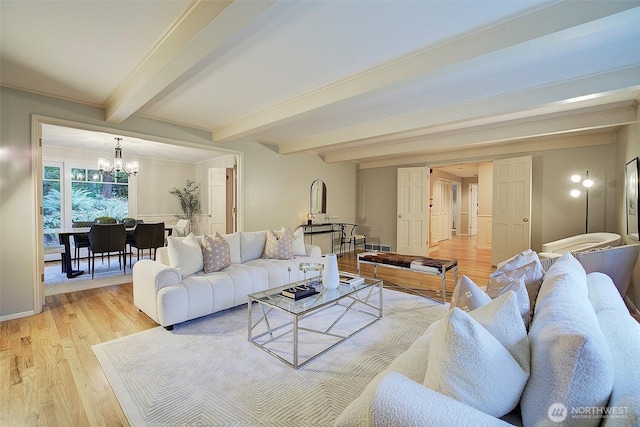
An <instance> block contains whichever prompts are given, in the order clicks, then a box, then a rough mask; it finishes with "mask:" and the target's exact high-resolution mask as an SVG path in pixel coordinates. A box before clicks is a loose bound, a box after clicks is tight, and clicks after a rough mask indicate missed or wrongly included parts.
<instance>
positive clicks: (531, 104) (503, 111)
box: [279, 66, 640, 154]
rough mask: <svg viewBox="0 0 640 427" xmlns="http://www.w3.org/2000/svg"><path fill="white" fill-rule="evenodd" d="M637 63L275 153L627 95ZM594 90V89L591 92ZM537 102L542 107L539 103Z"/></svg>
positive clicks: (372, 139) (339, 133)
mask: <svg viewBox="0 0 640 427" xmlns="http://www.w3.org/2000/svg"><path fill="white" fill-rule="evenodd" d="M638 75H640V66H634V67H627V68H624V69H619V70H614V71H609V72H606V73H601V74H596V75H591V76H586V77H582V78H578V79H573V80H569V81H563V82H558V83H553V84H550V85H546V86H542V87H535V88H531V89H526V90H522V91H518V92H512V93H509V94H506V95H501V96H496V97H493V98H489V99H480V100H476V101H471V102H468V103H465V104H460V105H453V106H450V107H445V108H440V109H437V110H432V111H425V112H421V113H417V114H411V115H408V116H403V117H397V118H393V119H389V120H382V121H378V122H374V123H368V124H365V125H362V126H354V127H351V128H348V129H341V130H338V131H335V132H330V133H325V134H321V135H314V136H310V137H307V138H303V139H300V140H297V141H291V142H287V143H284V144H280V149H279V153H280V154H293V153H297V152H302V151H308V150H321V149H323V148H330V147H331V146H334V145H339V144H342V143H347V142H353V141H358V140H360V141H363V142H381V141H384V140H388V139H390V138H391V139H395V138H398V137H404V138H406V137H410V136H412V134H413V136H422V135H426V134H431V133H437V132H443V131H449V130H455V129H460V128H462V127H470V126H478V125H485V124H492V123H499V122H504V121H507V120H514V119H519V118H526V117H532V116H538V115H540V114H550V113H557V112H561V111H566V110H569V109H579V108H584V107H588V106H591V105H599V104H603V103H612V102H616V101H621V100H624V99H628V97H629V96H630V95H629V94H628V91H629V90H630V89H629V88H631V90H634V88H635V90H636V91H640V86H638ZM596 94H598V95H596ZM541 106H542V107H541Z"/></svg>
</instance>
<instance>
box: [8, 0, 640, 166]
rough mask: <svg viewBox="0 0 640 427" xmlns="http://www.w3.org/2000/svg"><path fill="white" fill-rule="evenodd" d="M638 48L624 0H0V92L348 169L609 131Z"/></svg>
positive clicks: (620, 120) (626, 113)
mask: <svg viewBox="0 0 640 427" xmlns="http://www.w3.org/2000/svg"><path fill="white" fill-rule="evenodd" d="M638 46H640V0H636V1H624V0H618V1H608V0H602V1H599V0H593V1H579V2H578V1H568V2H567V1H552V2H549V1H539V0H538V1H536V0H532V1H503V0H499V1H488V0H486V1H485V0H475V1H474V0H470V1H462V0H461V1H444V0H443V1H437V0H430V1H427V0H425V1H409V0H387V1H384V0H383V1H373V0H371V1H366V0H364V1H355V0H354V1H349V0H345V1H320V0H311V1H284V0H281V1H270V0H263V1H245V0H236V1H222V0H220V1H215V2H214V1H203V2H200V1H184V0H171V1H162V0H156V1H138V0H134V1H127V0H123V1H81V2H73V1H55V0H53V1H7V0H0V84H2V85H4V86H8V87H14V88H19V89H24V90H28V91H33V92H37V93H43V94H47V95H51V96H55V97H60V98H63V99H70V100H74V101H78V102H82V103H87V104H91V105H96V106H100V107H103V108H104V109H105V120H106V121H108V122H112V123H120V122H122V121H125V120H127V118H128V117H130V116H131V115H133V114H138V115H143V116H147V117H151V118H155V119H158V120H163V121H169V122H174V123H180V124H185V125H189V126H193V127H197V128H202V129H207V130H210V131H211V133H212V147H218V148H225V147H226V143H227V142H229V141H233V140H236V139H239V138H248V139H253V140H256V141H260V142H264V143H268V144H270V145H273V146H276V147H277V149H278V150H279V152H280V153H282V154H290V153H296V152H312V153H316V154H319V155H321V156H323V158H324V159H325V161H327V162H340V161H349V162H356V163H360V164H361V167H368V166H369V167H370V166H371V165H377V166H382V165H392V164H410V163H414V162H417V161H425V159H428V158H429V156H431V155H434V154H437V153H441V152H443V151H446V150H452V149H455V150H458V151H460V150H464V149H466V148H471V147H473V148H478V147H481V148H482V147H492V146H496V145H500V144H505V143H513V142H514V141H515V142H517V141H530V140H532V139H535V138H540V137H548V136H550V135H558V134H560V135H562V134H573V133H577V132H594V131H605V132H612V131H614V130H615V129H616V128H617V127H618V126H620V125H623V124H626V123H630V122H632V121H634V120H636V119H637V115H636V114H637V112H636V106H637V103H638V99H639V98H640V48H639V47H638ZM110 137H112V136H110ZM174 155H175V153H174Z"/></svg>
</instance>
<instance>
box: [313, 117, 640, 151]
mask: <svg viewBox="0 0 640 427" xmlns="http://www.w3.org/2000/svg"><path fill="white" fill-rule="evenodd" d="M635 117H636V107H635V106H631V105H630V106H627V107H622V108H617V109H612V110H607V111H588V112H579V113H576V112H574V113H573V114H572V115H566V116H550V117H548V118H541V119H536V120H528V121H522V120H517V121H513V122H507V123H504V124H503V125H500V126H491V127H483V126H480V127H472V128H467V129H464V130H457V131H453V132H445V133H442V134H434V135H429V136H428V137H426V138H422V139H419V140H413V141H407V142H402V143H396V144H387V145H384V146H371V147H366V148H360V149H354V150H344V151H337V152H328V153H326V154H325V156H324V160H325V162H327V163H335V162H353V161H362V160H366V159H375V158H382V157H385V156H399V155H403V154H405V155H410V154H411V153H420V152H424V151H425V150H434V151H436V150H444V149H455V148H458V147H462V146H478V145H484V144H490V143H497V142H506V141H513V140H519V139H526V138H536V137H541V136H549V135H557V134H562V133H568V132H578V131H584V130H590V129H600V128H604V127H611V126H620V125H624V124H629V123H633V122H634V120H635Z"/></svg>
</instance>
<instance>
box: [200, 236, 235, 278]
mask: <svg viewBox="0 0 640 427" xmlns="http://www.w3.org/2000/svg"><path fill="white" fill-rule="evenodd" d="M201 245H202V256H203V260H204V272H205V273H213V272H214V271H220V270H222V269H223V268H225V267H228V266H229V265H231V249H230V247H229V243H227V241H226V240H225V239H224V237H222V236H221V235H220V234H218V233H217V232H216V233H215V234H214V235H213V237H212V236H207V235H206V234H205V235H204V236H202V241H201Z"/></svg>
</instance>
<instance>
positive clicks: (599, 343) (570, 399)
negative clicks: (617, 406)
mask: <svg viewBox="0 0 640 427" xmlns="http://www.w3.org/2000/svg"><path fill="white" fill-rule="evenodd" d="M529 345H530V348H531V377H530V378H529V382H528V383H527V386H526V388H525V390H524V393H523V394H522V399H521V401H520V408H521V411H522V420H523V423H524V425H545V424H549V419H548V417H547V411H548V410H549V408H550V407H551V406H552V405H554V404H562V405H564V407H565V408H566V409H567V413H568V414H569V415H568V417H567V419H566V420H565V424H566V425H581V426H583V425H584V426H597V425H598V424H599V423H600V419H599V418H597V417H595V418H589V419H584V418H573V417H571V413H572V410H574V409H575V410H583V408H590V409H591V410H593V411H603V410H604V407H606V406H607V402H608V401H609V396H610V394H611V390H612V387H613V378H614V375H613V362H612V359H611V353H610V351H609V346H608V345H607V342H606V340H605V337H604V335H603V333H602V330H601V329H600V326H599V324H598V319H597V317H596V314H595V312H594V310H593V307H592V306H591V303H590V302H589V296H588V291H587V278H586V273H585V271H584V268H582V266H581V265H580V263H579V262H578V261H577V260H576V259H575V258H573V256H572V255H571V254H570V253H566V254H564V255H563V256H562V257H560V258H559V259H558V261H556V262H555V264H553V266H551V268H550V269H549V271H548V272H547V274H546V275H545V279H544V282H543V283H542V287H541V288H540V294H539V296H538V302H537V303H536V309H535V316H534V317H533V320H532V322H531V328H530V330H529Z"/></svg>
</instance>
